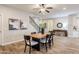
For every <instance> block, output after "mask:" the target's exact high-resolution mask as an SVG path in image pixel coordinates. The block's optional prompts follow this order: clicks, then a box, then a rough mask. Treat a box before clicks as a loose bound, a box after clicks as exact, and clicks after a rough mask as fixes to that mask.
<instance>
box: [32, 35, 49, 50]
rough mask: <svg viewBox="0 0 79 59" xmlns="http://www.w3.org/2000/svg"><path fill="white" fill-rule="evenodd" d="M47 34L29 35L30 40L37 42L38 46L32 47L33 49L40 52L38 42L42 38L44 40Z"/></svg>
mask: <svg viewBox="0 0 79 59" xmlns="http://www.w3.org/2000/svg"><path fill="white" fill-rule="evenodd" d="M47 34H48V33H45V34H41V33H37V34H31V37H32V39H33V40H35V41H37V42H39V44H38V45H37V46H33V48H35V49H37V50H38V51H40V40H42V38H45V37H46V35H47Z"/></svg>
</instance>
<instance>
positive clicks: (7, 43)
mask: <svg viewBox="0 0 79 59" xmlns="http://www.w3.org/2000/svg"><path fill="white" fill-rule="evenodd" d="M20 41H23V40H22V39H21V40H17V41H12V42H6V43H3V44H2V46H5V45H9V44H12V43H16V42H20Z"/></svg>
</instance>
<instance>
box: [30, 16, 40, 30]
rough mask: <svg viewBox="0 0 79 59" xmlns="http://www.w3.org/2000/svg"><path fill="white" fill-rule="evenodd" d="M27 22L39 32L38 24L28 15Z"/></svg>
mask: <svg viewBox="0 0 79 59" xmlns="http://www.w3.org/2000/svg"><path fill="white" fill-rule="evenodd" d="M29 23H30V24H31V25H32V26H33V27H34V28H35V29H36V30H37V31H38V32H40V27H39V25H38V24H37V23H36V22H35V21H34V19H33V18H32V17H31V16H29Z"/></svg>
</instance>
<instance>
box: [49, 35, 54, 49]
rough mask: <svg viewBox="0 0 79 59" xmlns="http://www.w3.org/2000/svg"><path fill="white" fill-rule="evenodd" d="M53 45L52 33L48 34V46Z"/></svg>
mask: <svg viewBox="0 0 79 59" xmlns="http://www.w3.org/2000/svg"><path fill="white" fill-rule="evenodd" d="M53 45H54V41H53V34H50V39H49V48H51V46H53Z"/></svg>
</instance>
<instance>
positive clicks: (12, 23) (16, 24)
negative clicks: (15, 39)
mask: <svg viewBox="0 0 79 59" xmlns="http://www.w3.org/2000/svg"><path fill="white" fill-rule="evenodd" d="M18 29H20V21H19V20H18V19H13V18H9V30H18Z"/></svg>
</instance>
